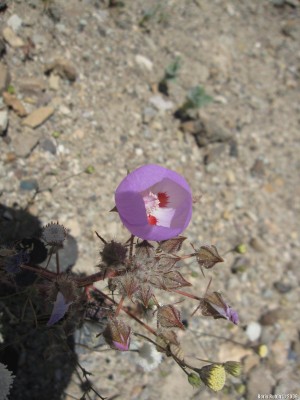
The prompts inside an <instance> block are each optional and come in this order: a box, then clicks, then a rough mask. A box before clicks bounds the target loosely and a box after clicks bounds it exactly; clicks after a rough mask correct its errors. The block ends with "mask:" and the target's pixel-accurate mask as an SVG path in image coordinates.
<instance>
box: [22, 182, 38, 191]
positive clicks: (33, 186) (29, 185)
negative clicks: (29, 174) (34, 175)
mask: <svg viewBox="0 0 300 400" xmlns="http://www.w3.org/2000/svg"><path fill="white" fill-rule="evenodd" d="M38 187H39V185H38V182H37V180H36V179H24V180H23V181H21V182H20V190H27V191H29V190H37V189H38Z"/></svg>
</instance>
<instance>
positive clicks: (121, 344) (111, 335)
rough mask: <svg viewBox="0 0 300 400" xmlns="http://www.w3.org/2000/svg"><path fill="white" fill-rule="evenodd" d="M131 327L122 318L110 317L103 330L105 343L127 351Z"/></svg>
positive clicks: (113, 347)
mask: <svg viewBox="0 0 300 400" xmlns="http://www.w3.org/2000/svg"><path fill="white" fill-rule="evenodd" d="M130 333H131V328H130V327H129V326H127V325H126V324H125V323H124V322H123V321H122V320H120V319H117V318H110V319H109V322H108V324H107V326H106V328H105V329H104V331H103V337H104V339H105V341H106V343H107V344H108V345H109V346H110V347H111V348H112V349H115V350H120V351H128V350H129V345H130Z"/></svg>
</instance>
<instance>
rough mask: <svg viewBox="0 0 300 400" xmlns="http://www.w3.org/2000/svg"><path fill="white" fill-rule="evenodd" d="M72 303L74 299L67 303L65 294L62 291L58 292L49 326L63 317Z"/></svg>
mask: <svg viewBox="0 0 300 400" xmlns="http://www.w3.org/2000/svg"><path fill="white" fill-rule="evenodd" d="M72 303H73V302H72V301H70V302H69V303H67V302H66V299H65V298H64V295H63V294H62V293H61V292H58V293H57V296H56V300H55V303H54V306H53V310H52V313H51V317H50V319H49V321H48V322H47V326H51V325H54V324H55V323H56V322H58V321H59V320H60V319H62V318H63V317H64V315H65V314H66V312H67V311H68V309H69V307H70V305H71V304H72Z"/></svg>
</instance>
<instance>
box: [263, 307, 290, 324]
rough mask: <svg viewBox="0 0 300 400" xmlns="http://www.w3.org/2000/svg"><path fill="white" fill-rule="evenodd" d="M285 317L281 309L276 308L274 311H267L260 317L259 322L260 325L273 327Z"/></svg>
mask: <svg viewBox="0 0 300 400" xmlns="http://www.w3.org/2000/svg"><path fill="white" fill-rule="evenodd" d="M284 317H285V313H284V311H283V310H282V309H281V308H276V309H275V310H271V311H267V312H266V313H265V314H263V315H262V316H261V317H260V320H259V322H260V323H261V325H274V324H276V322H278V321H279V320H280V319H283V318H284Z"/></svg>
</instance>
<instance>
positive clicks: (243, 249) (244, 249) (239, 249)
mask: <svg viewBox="0 0 300 400" xmlns="http://www.w3.org/2000/svg"><path fill="white" fill-rule="evenodd" d="M234 251H235V252H236V253H238V254H245V253H246V252H247V246H246V245H245V244H244V243H241V244H238V245H237V246H236V247H235V248H234Z"/></svg>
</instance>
